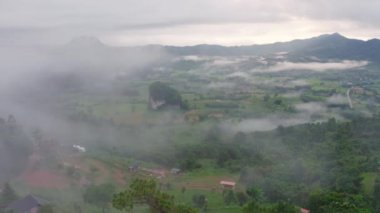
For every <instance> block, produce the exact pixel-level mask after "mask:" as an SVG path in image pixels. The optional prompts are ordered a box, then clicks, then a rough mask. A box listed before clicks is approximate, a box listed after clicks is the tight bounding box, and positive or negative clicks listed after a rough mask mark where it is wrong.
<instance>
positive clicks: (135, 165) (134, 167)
mask: <svg viewBox="0 0 380 213" xmlns="http://www.w3.org/2000/svg"><path fill="white" fill-rule="evenodd" d="M139 169H140V165H139V164H138V163H133V164H131V165H130V166H129V167H128V170H129V171H130V172H136V171H137V170H139Z"/></svg>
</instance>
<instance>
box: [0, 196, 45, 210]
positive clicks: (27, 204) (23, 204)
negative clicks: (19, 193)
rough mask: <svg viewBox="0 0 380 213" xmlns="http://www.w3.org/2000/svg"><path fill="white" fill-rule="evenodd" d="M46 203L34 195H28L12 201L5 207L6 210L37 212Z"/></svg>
mask: <svg viewBox="0 0 380 213" xmlns="http://www.w3.org/2000/svg"><path fill="white" fill-rule="evenodd" d="M47 204H48V203H47V202H46V201H45V200H43V199H41V198H39V197H36V196H34V195H28V196H26V197H24V198H21V199H19V200H16V201H14V202H13V203H11V204H9V205H8V206H7V207H6V208H5V211H6V212H8V211H9V212H20V213H37V212H38V210H39V209H40V208H41V207H42V206H44V205H47Z"/></svg>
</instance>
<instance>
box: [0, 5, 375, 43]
mask: <svg viewBox="0 0 380 213" xmlns="http://www.w3.org/2000/svg"><path fill="white" fill-rule="evenodd" d="M379 10H380V1H379V0H360V1H358V0H310V1H309V0H0V44H56V43H58V44H63V43H66V42H68V41H69V40H71V38H72V37H77V36H82V35H86V36H96V37H98V38H100V39H101V40H102V41H103V42H105V43H107V44H111V45H142V44H171V45H193V44H201V43H209V44H224V45H241V44H258V43H270V42H274V41H287V40H291V39H295V38H308V37H312V36H316V35H319V34H325V33H333V32H339V33H341V34H343V35H345V36H347V37H352V38H360V39H369V38H374V37H377V38H379V37H380V12H379Z"/></svg>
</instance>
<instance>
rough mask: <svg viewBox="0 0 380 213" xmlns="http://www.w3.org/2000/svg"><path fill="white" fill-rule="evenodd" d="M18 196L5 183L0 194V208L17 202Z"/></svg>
mask: <svg viewBox="0 0 380 213" xmlns="http://www.w3.org/2000/svg"><path fill="white" fill-rule="evenodd" d="M17 199H18V196H17V194H16V192H15V191H14V189H13V188H12V187H11V185H10V184H9V183H5V184H4V187H3V191H2V192H1V194H0V207H4V206H7V205H9V204H10V203H12V202H13V201H15V200H17Z"/></svg>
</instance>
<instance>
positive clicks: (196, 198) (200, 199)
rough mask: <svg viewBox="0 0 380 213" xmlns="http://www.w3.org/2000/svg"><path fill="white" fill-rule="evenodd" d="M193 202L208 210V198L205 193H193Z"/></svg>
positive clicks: (198, 206)
mask: <svg viewBox="0 0 380 213" xmlns="http://www.w3.org/2000/svg"><path fill="white" fill-rule="evenodd" d="M193 203H194V205H195V206H196V207H197V208H199V209H204V210H207V199H206V196H204V195H202V194H201V195H193Z"/></svg>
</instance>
